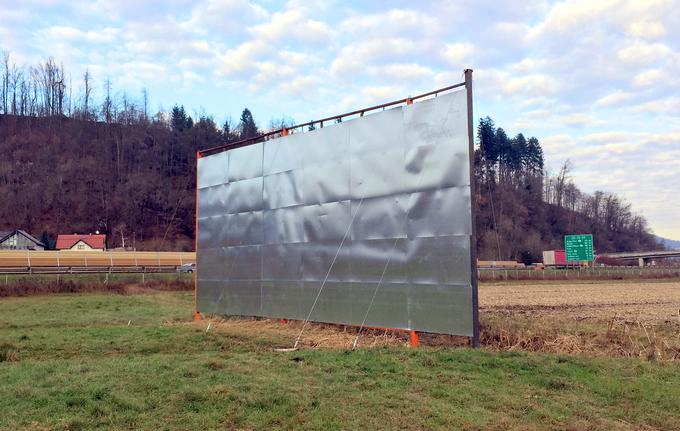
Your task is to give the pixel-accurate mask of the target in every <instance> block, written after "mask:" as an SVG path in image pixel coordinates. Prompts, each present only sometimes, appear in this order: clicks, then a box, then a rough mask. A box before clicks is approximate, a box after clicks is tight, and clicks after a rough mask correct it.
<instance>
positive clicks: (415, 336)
mask: <svg viewBox="0 0 680 431" xmlns="http://www.w3.org/2000/svg"><path fill="white" fill-rule="evenodd" d="M409 332H410V335H411V347H413V348H414V349H417V348H418V333H417V332H416V331H409Z"/></svg>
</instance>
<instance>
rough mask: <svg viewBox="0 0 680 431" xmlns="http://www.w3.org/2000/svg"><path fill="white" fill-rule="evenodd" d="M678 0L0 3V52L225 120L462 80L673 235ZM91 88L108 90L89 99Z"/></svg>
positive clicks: (678, 130)
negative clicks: (53, 63)
mask: <svg viewBox="0 0 680 431" xmlns="http://www.w3.org/2000/svg"><path fill="white" fill-rule="evenodd" d="M679 10H680V0H644V1H617V0H598V1H592V0H588V1H580V0H575V1H558V2H549V1H541V0H525V1H517V2H509V1H508V2H500V1H490V0H463V1H431V2H428V1H417V2H414V1H399V0H393V1H370V2H352V1H333V0H329V1H314V0H309V1H302V0H299V1H298V0H291V1H288V2H284V1H267V0H265V1H261V2H255V1H245V0H208V1H202V2H196V1H188V0H164V1H147V2H145V1H142V0H134V1H132V0H119V1H79V0H74V1H70V2H59V1H53V0H22V1H19V2H18V1H16V0H12V1H8V0H0V49H2V50H6V51H10V53H11V55H12V58H13V60H14V61H16V62H17V63H18V64H19V65H24V64H26V65H30V64H35V63H36V62H38V61H40V60H44V59H46V58H47V57H49V56H52V57H54V58H55V59H56V60H57V61H58V62H61V63H63V64H64V67H65V69H66V71H67V73H70V74H71V76H72V79H73V85H74V87H75V88H76V90H74V91H75V94H74V96H73V97H76V98H77V97H78V88H79V87H80V83H79V81H80V80H82V75H83V73H84V71H85V70H86V69H89V71H90V73H91V74H92V76H93V78H94V80H95V82H96V83H99V85H98V87H95V97H96V96H97V95H99V96H101V95H102V94H103V88H102V87H103V82H104V80H106V79H110V80H111V83H112V85H113V87H114V89H115V90H117V91H118V92H122V91H125V92H126V93H127V94H128V95H129V96H132V97H133V98H134V97H138V98H139V99H140V100H141V94H142V89H144V88H145V89H147V91H148V92H149V95H150V100H151V105H152V106H153V107H156V108H163V109H166V110H167V109H169V108H170V107H172V106H173V105H174V104H176V103H179V104H183V105H184V106H185V107H186V109H187V111H188V112H189V113H192V114H193V115H194V116H196V115H201V114H209V115H212V116H213V117H214V118H215V120H216V121H217V122H218V124H221V123H222V122H223V121H224V120H225V119H226V118H228V117H231V118H232V119H233V120H234V121H236V120H237V119H238V117H239V115H240V112H241V111H242V109H243V108H244V107H248V108H249V109H250V110H251V111H252V112H253V115H254V117H255V120H256V121H257V122H258V123H259V125H260V126H261V127H267V126H268V124H269V122H270V121H271V120H272V119H274V118H282V117H285V118H288V119H292V120H294V121H295V122H297V123H302V122H306V121H309V120H313V119H319V118H322V117H325V116H330V115H334V114H339V113H342V112H346V111H349V110H352V109H358V108H363V107H367V106H370V105H372V104H376V103H381V102H388V101H391V100H395V99H400V98H403V97H406V96H409V95H415V94H419V93H422V92H426V91H429V90H432V89H436V88H440V87H444V86H446V85H450V84H453V83H457V82H461V81H462V79H463V76H462V72H463V70H464V69H466V68H471V69H473V70H474V74H473V77H474V95H475V104H474V110H475V116H476V117H481V116H487V115H488V116H490V117H492V118H493V119H494V121H495V122H496V124H497V125H499V126H502V127H503V128H504V129H505V130H506V132H508V134H511V135H514V134H516V133H519V132H522V133H524V134H525V135H526V136H536V137H537V138H538V139H539V141H540V142H541V144H542V146H543V148H544V151H545V153H546V159H547V166H548V168H549V169H550V170H551V171H553V172H556V171H558V170H559V168H560V166H561V165H562V164H563V163H564V162H565V161H566V160H567V159H568V160H570V161H571V164H572V172H571V175H572V178H573V180H574V182H575V183H576V184H577V185H578V187H579V188H581V190H583V191H586V192H593V191H595V190H604V191H609V192H614V193H617V194H620V195H621V196H623V197H624V198H625V199H626V200H627V201H628V202H629V203H631V204H632V207H633V209H634V211H636V212H638V213H640V214H642V215H644V216H645V217H646V218H647V220H648V221H649V222H650V226H651V228H652V230H653V231H654V233H656V234H657V235H661V236H664V237H667V238H672V239H680V12H678V11H679ZM97 92H98V93H99V94H97Z"/></svg>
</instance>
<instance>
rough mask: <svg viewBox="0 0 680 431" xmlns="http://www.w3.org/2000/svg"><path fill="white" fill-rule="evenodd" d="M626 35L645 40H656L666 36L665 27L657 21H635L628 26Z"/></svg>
mask: <svg viewBox="0 0 680 431" xmlns="http://www.w3.org/2000/svg"><path fill="white" fill-rule="evenodd" d="M626 33H627V34H628V35H630V36H635V37H642V38H645V39H658V38H660V37H663V36H665V35H666V27H665V26H664V25H663V24H662V23H660V22H658V21H635V22H633V23H631V24H630V25H629V26H628V29H627V31H626Z"/></svg>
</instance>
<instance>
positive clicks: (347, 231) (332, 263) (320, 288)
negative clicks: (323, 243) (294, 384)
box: [293, 198, 364, 349]
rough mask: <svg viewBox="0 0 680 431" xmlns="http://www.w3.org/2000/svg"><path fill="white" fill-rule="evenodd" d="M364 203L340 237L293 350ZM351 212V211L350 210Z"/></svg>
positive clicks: (362, 199)
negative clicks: (340, 239)
mask: <svg viewBox="0 0 680 431" xmlns="http://www.w3.org/2000/svg"><path fill="white" fill-rule="evenodd" d="M363 202H364V198H361V200H360V201H359V207H358V208H357V211H356V212H355V213H354V215H353V216H352V219H351V220H350V222H349V224H348V225H347V230H346V231H345V235H344V236H343V237H342V241H340V245H339V246H338V249H337V250H336V252H335V256H334V257H333V261H332V262H331V265H330V266H329V267H328V271H327V272H326V277H324V279H323V283H321V287H319V292H318V293H317V294H316V298H314V303H312V307H311V308H310V309H309V314H307V317H306V318H305V320H304V321H303V322H302V329H300V333H299V334H298V336H297V339H296V340H295V344H294V345H293V348H294V349H297V346H298V343H299V342H300V337H302V332H303V331H304V330H305V326H306V325H307V322H309V319H310V317H312V313H313V312H314V307H316V303H317V302H318V301H319V297H320V296H321V292H322V291H323V288H324V286H325V285H326V282H327V281H328V276H329V275H330V273H331V270H332V269H333V265H335V261H336V260H337V259H338V255H339V254H340V249H342V246H343V244H344V243H345V240H346V239H347V235H348V234H349V231H350V229H351V228H352V224H353V223H354V218H355V217H356V216H357V214H359V209H361V205H362V204H363ZM350 211H351V209H350Z"/></svg>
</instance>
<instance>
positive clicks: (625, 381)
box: [0, 291, 680, 430]
mask: <svg viewBox="0 0 680 431" xmlns="http://www.w3.org/2000/svg"><path fill="white" fill-rule="evenodd" d="M494 292H495V291H494ZM490 293H493V292H490ZM494 294H495V293H494ZM192 305H193V298H192V295H191V293H189V292H155V293H141V294H132V295H130V294H128V295H117V294H103V293H88V294H80V295H69V294H66V295H64V294H61V295H46V296H33V297H24V298H4V299H0V361H1V362H0V406H2V410H1V412H0V429H7V430H14V429H33V430H43V429H71V430H74V429H95V428H100V429H154V430H155V429H168V430H171V429H172V430H174V429H181V430H190V429H191V430H196V429H201V430H209V429H235V430H236V429H241V430H249V429H320V430H321V429H323V430H334V429H338V430H339V429H379V430H382V429H385V430H388V429H389V430H391V429H456V428H463V429H574V430H581V429H583V430H587V429H588V430H589V429H621V430H633V429H663V430H672V429H680V402H679V400H680V363H679V362H677V361H661V362H659V361H646V360H641V359H637V358H635V359H630V358H608V357H592V356H579V355H556V354H546V353H528V352H522V351H507V350H506V351H503V350H501V351H498V350H495V349H493V348H491V347H488V348H484V349H479V350H476V351H472V350H469V349H466V348H456V349H452V348H450V347H432V346H430V347H424V348H422V349H421V350H419V351H415V350H412V349H409V348H406V347H404V344H405V343H404V342H403V340H401V339H398V338H389V337H387V338H385V337H384V336H381V335H379V334H369V335H367V336H366V337H363V338H362V340H361V343H360V346H363V347H362V348H360V349H359V350H356V351H350V350H348V347H349V346H350V343H351V340H352V339H353V334H349V333H345V332H343V331H339V330H337V329H330V328H325V327H321V326H316V325H314V326H313V327H312V328H311V329H310V335H312V336H313V337H314V338H315V339H316V340H318V341H319V342H318V343H317V346H318V347H317V348H315V349H308V348H307V349H302V350H300V351H296V352H278V351H275V348H276V347H282V346H290V345H291V344H292V343H293V341H294V338H295V336H296V335H297V332H298V331H299V324H297V323H292V324H288V325H281V324H279V323H277V322H273V321H265V322H254V321H243V320H241V321H238V320H227V321H222V322H220V321H212V322H206V321H202V322H198V323H192V322H191V321H190V317H191V310H192ZM503 316H504V315H503V314H495V315H491V316H489V318H490V319H491V320H490V321H488V322H487V323H486V325H487V326H489V325H491V324H492V323H489V322H496V323H498V320H499V319H502V320H503V323H502V324H503V325H508V326H512V325H520V324H521V325H526V324H528V323H527V322H528V321H527V320H520V321H517V320H513V319H514V318H513V317H510V316H505V317H503ZM551 318H552V317H542V319H551ZM556 318H557V317H556ZM518 322H519V323H518ZM545 322H546V321H545V320H543V321H541V322H539V323H538V325H544V324H545ZM208 323H211V329H210V330H209V331H207V332H206V328H207V325H208ZM571 324H572V325H577V324H578V321H573V322H572V323H571ZM578 328H580V327H574V328H566V330H567V331H571V330H573V331H578V330H580V329H578ZM333 337H335V339H336V341H337V342H335V343H330V344H328V342H327V340H328V339H332V338H333ZM383 341H384V342H383ZM324 343H327V344H328V346H327V347H325V344H324ZM343 346H346V347H343ZM370 346H378V347H370Z"/></svg>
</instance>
